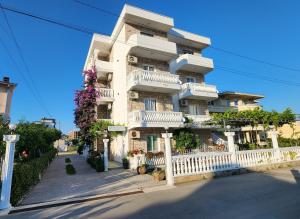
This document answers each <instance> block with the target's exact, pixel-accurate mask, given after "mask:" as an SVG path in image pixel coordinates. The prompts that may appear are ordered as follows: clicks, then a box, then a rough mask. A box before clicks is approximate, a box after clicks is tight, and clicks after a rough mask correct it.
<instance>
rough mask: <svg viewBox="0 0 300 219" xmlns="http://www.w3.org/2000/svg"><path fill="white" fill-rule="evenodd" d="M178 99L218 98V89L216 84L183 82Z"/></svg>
mask: <svg viewBox="0 0 300 219" xmlns="http://www.w3.org/2000/svg"><path fill="white" fill-rule="evenodd" d="M179 97H180V99H182V98H188V99H189V98H190V99H200V100H213V99H216V98H218V91H217V88H216V86H214V85H207V84H199V83H185V84H183V85H182V91H181V92H180V94H179Z"/></svg>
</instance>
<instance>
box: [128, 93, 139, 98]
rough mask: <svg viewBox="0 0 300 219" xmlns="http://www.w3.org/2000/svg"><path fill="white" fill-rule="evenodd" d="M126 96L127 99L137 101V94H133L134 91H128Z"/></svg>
mask: <svg viewBox="0 0 300 219" xmlns="http://www.w3.org/2000/svg"><path fill="white" fill-rule="evenodd" d="M128 96H129V99H138V98H139V93H138V92H134V91H129V93H128Z"/></svg>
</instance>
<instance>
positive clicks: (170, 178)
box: [162, 133, 174, 186]
mask: <svg viewBox="0 0 300 219" xmlns="http://www.w3.org/2000/svg"><path fill="white" fill-rule="evenodd" d="M172 136H173V134H172V133H162V137H163V138H164V139H165V161H166V179H167V185H169V186H173V185H174V176H173V168H172V152H171V138H172Z"/></svg>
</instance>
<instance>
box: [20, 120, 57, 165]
mask: <svg viewBox="0 0 300 219" xmlns="http://www.w3.org/2000/svg"><path fill="white" fill-rule="evenodd" d="M15 133H16V134H19V135H20V139H19V141H18V142H17V143H16V152H15V153H16V156H15V157H16V158H19V157H21V156H22V153H23V152H26V154H28V159H29V160H30V159H34V158H36V157H39V156H40V155H41V154H43V153H46V152H48V151H50V150H52V149H53V143H54V141H56V140H58V139H60V137H61V132H60V131H59V130H57V129H54V128H48V127H46V126H45V125H43V124H34V123H29V122H20V123H19V124H17V127H16V130H15Z"/></svg>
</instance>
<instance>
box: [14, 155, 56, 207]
mask: <svg viewBox="0 0 300 219" xmlns="http://www.w3.org/2000/svg"><path fill="white" fill-rule="evenodd" d="M56 153H57V151H56V150H51V151H49V152H48V153H45V154H42V155H41V156H40V157H39V158H36V159H33V160H31V161H27V162H20V163H16V164H15V165H14V171H13V177H12V190H11V198H10V201H11V203H12V205H16V204H17V203H18V202H19V201H20V200H21V199H22V197H23V196H24V195H25V193H26V192H28V191H29V189H30V188H31V187H32V186H33V185H35V184H36V183H38V181H39V180H40V177H41V174H42V173H43V172H44V170H45V169H46V168H47V167H48V165H49V163H50V162H51V161H52V160H53V159H54V157H55V156H56Z"/></svg>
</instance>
